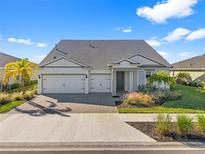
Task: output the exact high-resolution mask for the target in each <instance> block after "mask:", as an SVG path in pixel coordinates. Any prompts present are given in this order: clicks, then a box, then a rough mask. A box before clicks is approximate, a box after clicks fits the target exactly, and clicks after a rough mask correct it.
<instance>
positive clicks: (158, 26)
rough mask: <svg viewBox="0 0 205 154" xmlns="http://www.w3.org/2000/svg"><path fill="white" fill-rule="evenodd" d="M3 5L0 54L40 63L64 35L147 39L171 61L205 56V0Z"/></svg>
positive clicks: (59, 0) (17, 1)
mask: <svg viewBox="0 0 205 154" xmlns="http://www.w3.org/2000/svg"><path fill="white" fill-rule="evenodd" d="M0 6H1V7H0V19H1V20H0V52H3V53H6V54H10V55H13V56H17V57H20V58H28V59H30V60H31V61H34V62H36V63H38V62H40V61H41V60H42V59H43V58H44V57H45V56H46V55H47V54H48V53H49V52H50V51H51V49H52V48H53V47H54V46H55V44H57V43H58V42H59V41H60V40H61V39H81V40H82V39H98V40H101V39H103V40H105V39H106V40H109V39H115V40H118V39H126V40H127V39H128V40H133V39H137V40H142V39H143V40H146V41H147V43H149V44H150V45H151V46H152V47H153V48H154V49H155V50H156V51H157V52H159V53H160V54H161V55H162V56H163V57H164V58H165V59H166V60H168V61H169V62H170V63H174V62H177V61H180V60H183V59H187V58H190V57H193V56H197V55H201V54H205V0H1V1H0Z"/></svg>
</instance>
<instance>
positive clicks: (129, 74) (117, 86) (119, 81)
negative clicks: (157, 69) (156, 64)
mask: <svg viewBox="0 0 205 154" xmlns="http://www.w3.org/2000/svg"><path fill="white" fill-rule="evenodd" d="M145 83H146V75H145V72H144V70H141V69H137V68H118V69H112V95H113V96H115V95H117V94H118V93H122V92H131V91H136V90H138V86H139V85H144V84H145Z"/></svg>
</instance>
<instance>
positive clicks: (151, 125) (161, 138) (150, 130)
mask: <svg viewBox="0 0 205 154" xmlns="http://www.w3.org/2000/svg"><path fill="white" fill-rule="evenodd" d="M127 123H128V124H129V125H131V126H132V127H134V128H136V129H138V130H140V131H142V132H143V133H145V134H146V135H148V136H150V137H151V138H153V139H155V140H156V141H158V142H205V134H204V133H200V132H199V131H198V130H197V129H193V130H192V131H191V132H190V133H189V134H188V135H186V136H183V135H181V134H180V133H178V130H177V127H176V123H172V128H170V129H172V130H171V131H170V132H169V133H168V134H166V135H161V134H159V133H157V132H156V123H155V122H127Z"/></svg>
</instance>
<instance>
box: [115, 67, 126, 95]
mask: <svg viewBox="0 0 205 154" xmlns="http://www.w3.org/2000/svg"><path fill="white" fill-rule="evenodd" d="M124 90H125V72H123V71H118V72H117V92H121V91H124Z"/></svg>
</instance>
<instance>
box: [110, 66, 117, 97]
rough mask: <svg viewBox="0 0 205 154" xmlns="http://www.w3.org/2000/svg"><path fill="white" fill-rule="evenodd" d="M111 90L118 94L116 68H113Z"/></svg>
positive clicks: (113, 93)
mask: <svg viewBox="0 0 205 154" xmlns="http://www.w3.org/2000/svg"><path fill="white" fill-rule="evenodd" d="M111 92H112V95H113V96H114V95H116V70H114V69H112V77H111Z"/></svg>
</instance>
